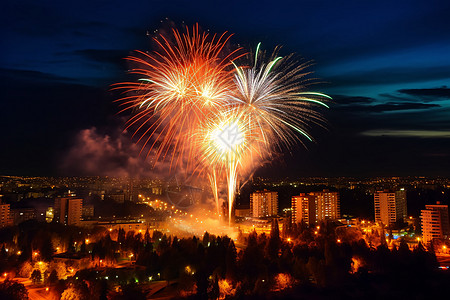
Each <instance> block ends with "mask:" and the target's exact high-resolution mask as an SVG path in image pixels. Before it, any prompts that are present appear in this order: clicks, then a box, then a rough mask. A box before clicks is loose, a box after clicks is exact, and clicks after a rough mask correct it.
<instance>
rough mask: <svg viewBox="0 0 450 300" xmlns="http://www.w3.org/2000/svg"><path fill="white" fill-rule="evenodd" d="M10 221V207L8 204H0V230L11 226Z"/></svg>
mask: <svg viewBox="0 0 450 300" xmlns="http://www.w3.org/2000/svg"><path fill="white" fill-rule="evenodd" d="M11 225H12V219H11V215H10V206H9V204H5V203H1V202H0V228H3V227H7V226H11Z"/></svg>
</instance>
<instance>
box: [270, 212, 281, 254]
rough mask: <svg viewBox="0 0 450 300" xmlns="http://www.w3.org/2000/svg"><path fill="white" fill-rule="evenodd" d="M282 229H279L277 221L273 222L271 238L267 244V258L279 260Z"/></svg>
mask: <svg viewBox="0 0 450 300" xmlns="http://www.w3.org/2000/svg"><path fill="white" fill-rule="evenodd" d="M280 245H281V240H280V229H279V227H278V221H277V219H275V220H273V221H272V228H271V230H270V237H269V241H268V243H267V256H268V257H269V258H270V259H272V260H275V259H277V258H278V252H279V251H280Z"/></svg>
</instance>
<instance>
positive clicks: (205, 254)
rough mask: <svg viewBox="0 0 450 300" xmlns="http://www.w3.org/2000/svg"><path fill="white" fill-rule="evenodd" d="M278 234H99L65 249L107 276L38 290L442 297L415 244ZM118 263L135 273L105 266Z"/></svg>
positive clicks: (443, 274)
mask: <svg viewBox="0 0 450 300" xmlns="http://www.w3.org/2000/svg"><path fill="white" fill-rule="evenodd" d="M284 228H285V230H284V231H283V232H282V233H280V231H279V229H278V223H277V221H274V222H273V224H272V230H271V232H270V234H269V235H266V234H257V233H256V232H252V233H250V234H249V235H248V236H247V237H243V236H242V235H241V236H240V237H238V240H239V245H241V244H242V245H245V246H242V248H237V247H236V245H235V241H234V240H233V239H231V238H229V237H227V236H223V237H219V236H214V235H210V234H209V233H207V232H206V233H205V234H204V236H203V237H201V238H198V237H195V236H194V237H191V238H177V237H176V236H168V235H165V234H163V233H161V232H159V231H154V232H153V233H152V234H150V232H149V231H146V232H141V233H135V232H132V231H129V232H127V233H126V232H125V231H124V230H123V229H121V230H119V231H118V232H113V233H110V232H109V231H106V232H105V233H104V234H103V235H102V237H101V238H98V239H96V240H95V241H92V242H89V243H85V242H83V243H82V244H81V245H78V246H76V247H75V245H74V242H73V241H69V246H68V248H69V251H72V252H74V253H78V254H84V255H88V256H90V257H91V258H92V259H93V260H94V261H98V262H99V261H103V260H104V261H108V262H110V264H109V265H110V266H111V267H110V268H108V267H105V266H102V265H98V266H97V267H96V268H92V269H84V270H81V271H78V272H76V273H75V274H74V275H73V276H71V277H69V278H68V279H67V280H58V278H55V276H53V277H51V276H49V278H47V279H45V282H46V284H49V285H50V286H51V290H50V292H51V293H52V295H54V297H55V299H59V298H61V299H70V297H71V296H73V295H77V297H78V298H76V299H135V300H136V299H145V297H146V294H147V293H148V291H146V288H145V287H146V286H148V284H149V283H150V282H153V281H155V280H157V281H159V280H164V281H166V284H167V289H168V290H169V289H170V288H173V289H176V290H177V291H178V293H177V295H178V297H180V298H195V299H197V298H199V299H207V298H209V299H217V298H228V299H240V298H246V299H247V298H252V297H253V298H255V299H260V298H314V299H340V298H342V299H344V298H345V299H349V298H350V299H361V298H369V299H380V298H387V299H389V298H402V299H404V298H411V299H429V298H430V295H432V296H437V295H441V294H445V292H446V290H447V288H446V285H447V283H448V282H449V281H448V280H449V279H450V278H449V275H448V274H447V273H448V271H444V270H439V269H438V263H437V260H436V257H435V255H434V253H432V252H429V251H426V250H425V249H424V247H423V246H422V245H421V244H420V243H419V245H418V247H417V248H415V249H414V250H410V249H409V247H408V245H407V244H406V242H405V241H400V242H399V243H398V247H397V246H395V245H394V246H393V247H392V248H391V249H390V248H389V247H388V244H387V243H386V241H385V239H384V238H383V239H381V240H383V241H384V242H383V243H381V244H380V245H379V246H377V247H374V246H371V245H368V244H367V243H366V241H365V240H364V239H362V238H359V236H357V235H343V234H342V233H340V230H337V228H340V227H338V226H337V224H333V223H331V222H329V223H324V224H321V225H320V226H318V227H312V228H309V227H308V226H306V224H299V225H295V226H285V227H284ZM336 232H338V234H337V233H336ZM6 256H7V255H6ZM124 257H126V258H127V259H128V260H130V261H134V267H132V268H128V269H127V268H122V269H118V268H115V267H116V266H113V265H112V264H115V263H117V262H119V261H120V259H123V258H124ZM49 272H50V274H51V272H52V271H51V270H49ZM50 277H51V278H50ZM0 290H1V288H0ZM171 295H172V296H173V294H171Z"/></svg>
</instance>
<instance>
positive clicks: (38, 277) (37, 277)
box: [30, 270, 42, 284]
mask: <svg viewBox="0 0 450 300" xmlns="http://www.w3.org/2000/svg"><path fill="white" fill-rule="evenodd" d="M30 279H31V280H32V281H33V283H34V284H38V283H40V282H41V281H42V274H41V271H39V270H34V271H33V272H32V273H31V276H30Z"/></svg>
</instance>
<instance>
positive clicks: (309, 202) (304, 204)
mask: <svg viewBox="0 0 450 300" xmlns="http://www.w3.org/2000/svg"><path fill="white" fill-rule="evenodd" d="M291 208H292V223H294V224H295V223H299V222H301V221H302V220H303V221H304V222H305V223H306V224H315V223H316V205H315V201H314V196H310V195H306V194H304V193H301V194H300V195H299V196H293V197H292V202H291Z"/></svg>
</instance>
